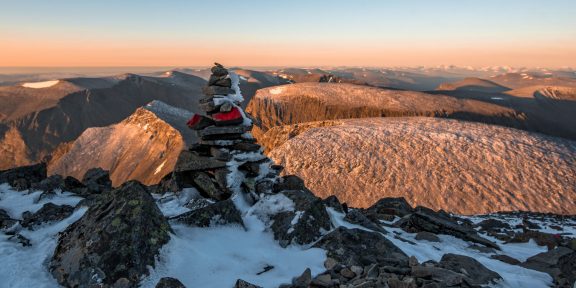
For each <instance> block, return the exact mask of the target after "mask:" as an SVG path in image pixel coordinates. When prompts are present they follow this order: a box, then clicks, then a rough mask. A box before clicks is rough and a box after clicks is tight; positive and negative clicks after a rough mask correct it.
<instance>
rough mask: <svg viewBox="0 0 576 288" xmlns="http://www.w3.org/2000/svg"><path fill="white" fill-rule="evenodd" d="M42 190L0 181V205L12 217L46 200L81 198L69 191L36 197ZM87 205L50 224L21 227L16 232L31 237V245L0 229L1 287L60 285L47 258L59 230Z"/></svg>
mask: <svg viewBox="0 0 576 288" xmlns="http://www.w3.org/2000/svg"><path fill="white" fill-rule="evenodd" d="M40 194H41V192H30V193H28V191H20V192H19V191H14V190H12V189H11V187H10V186H8V185H7V184H2V185H0V209H2V210H5V211H6V212H8V214H9V215H10V217H12V218H14V219H22V213H23V212H25V211H30V212H36V211H37V210H39V209H40V208H42V206H43V205H44V204H46V203H49V202H51V203H54V204H57V205H63V204H66V205H72V206H74V205H76V204H78V202H79V201H80V200H81V199H82V198H80V197H77V196H74V195H73V194H72V193H67V192H64V193H57V194H56V195H55V196H54V197H53V198H46V199H42V200H38V198H39V197H40ZM86 210H87V208H85V207H81V208H79V209H77V210H76V211H75V212H74V213H73V214H72V215H70V217H68V218H66V219H64V220H62V221H60V222H57V223H52V224H46V225H43V226H40V227H37V228H35V229H34V230H28V229H22V230H21V231H20V232H19V233H20V234H21V235H22V236H24V237H26V238H27V239H29V240H30V242H31V244H32V246H30V247H22V245H21V244H19V243H17V242H16V241H11V240H9V238H10V236H9V235H6V234H4V233H2V232H0V255H1V256H0V259H1V260H2V266H1V267H0V279H1V280H0V287H11V288H26V287H38V288H43V287H46V288H52V287H59V285H58V283H57V282H56V280H55V279H54V278H53V277H52V275H51V274H50V272H49V271H48V266H47V263H48V261H50V258H51V257H52V254H53V253H54V249H55V248H56V244H57V241H58V232H61V231H63V230H64V229H66V227H68V225H70V224H72V223H74V222H75V221H77V220H78V219H80V217H82V215H84V213H85V212H86Z"/></svg>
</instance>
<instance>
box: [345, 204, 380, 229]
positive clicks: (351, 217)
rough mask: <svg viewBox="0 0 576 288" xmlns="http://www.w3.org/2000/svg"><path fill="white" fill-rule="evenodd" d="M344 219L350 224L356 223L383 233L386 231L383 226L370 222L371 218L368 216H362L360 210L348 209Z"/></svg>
mask: <svg viewBox="0 0 576 288" xmlns="http://www.w3.org/2000/svg"><path fill="white" fill-rule="evenodd" d="M344 220H346V221H348V222H350V223H352V224H357V225H360V226H363V227H366V228H368V229H370V230H372V231H376V232H380V233H383V234H386V233H388V232H387V231H386V230H384V228H382V227H381V226H379V225H377V224H376V223H374V222H372V220H370V219H368V217H366V216H364V214H362V212H360V210H357V209H350V210H348V213H346V216H345V217H344Z"/></svg>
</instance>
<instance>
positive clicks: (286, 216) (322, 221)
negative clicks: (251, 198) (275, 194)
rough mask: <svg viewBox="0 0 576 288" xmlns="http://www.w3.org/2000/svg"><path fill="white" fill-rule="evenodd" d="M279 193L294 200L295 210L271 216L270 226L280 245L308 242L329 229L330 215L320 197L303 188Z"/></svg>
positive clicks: (330, 226) (330, 225)
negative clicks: (272, 221)
mask: <svg viewBox="0 0 576 288" xmlns="http://www.w3.org/2000/svg"><path fill="white" fill-rule="evenodd" d="M281 193H282V194H284V195H285V196H286V197H288V198H290V199H291V200H292V201H294V204H295V205H294V206H295V211H286V212H281V213H278V214H276V215H274V216H273V217H272V220H274V223H273V224H272V226H271V228H272V231H273V232H274V238H275V239H276V240H279V241H280V246H282V247H286V246H288V245H290V243H292V242H294V243H298V244H300V245H303V244H309V243H312V242H314V241H316V240H318V238H320V237H321V236H322V234H323V232H325V231H330V229H331V228H332V222H331V221H330V215H328V212H326V207H325V206H324V203H323V201H322V200H321V199H320V198H317V197H315V196H314V195H312V193H310V192H308V191H303V190H291V191H284V192H281Z"/></svg>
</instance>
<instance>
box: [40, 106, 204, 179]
mask: <svg viewBox="0 0 576 288" xmlns="http://www.w3.org/2000/svg"><path fill="white" fill-rule="evenodd" d="M191 116H192V112H189V111H187V110H184V109H179V108H175V107H172V106H169V105H167V104H165V103H162V102H160V101H154V102H152V103H150V104H148V105H147V106H145V107H143V108H139V109H138V110H136V112H134V114H132V115H131V116H130V117H128V118H127V119H125V120H124V121H122V122H120V123H119V124H115V125H111V126H106V127H95V128H89V129H87V130H86V131H84V133H82V135H80V137H78V139H76V140H75V141H74V142H72V143H69V144H66V145H65V146H64V147H61V150H64V151H57V152H58V153H55V154H54V157H53V159H52V160H51V161H50V163H49V166H48V171H49V174H60V175H66V176H73V177H75V178H79V179H81V178H82V176H83V175H84V173H86V171H88V170H89V169H90V168H93V167H101V168H103V169H105V170H110V178H111V180H112V182H113V183H114V185H119V184H121V183H124V182H125V181H127V180H131V179H135V180H139V181H141V182H143V183H146V184H156V183H158V181H159V180H160V179H161V178H162V177H163V176H165V175H166V174H168V173H169V172H170V171H172V169H173V168H174V165H175V164H176V160H177V158H178V155H179V154H180V151H182V149H184V148H185V147H186V144H191V143H193V142H195V139H196V136H195V135H194V134H193V133H192V132H191V131H190V129H188V128H187V127H186V121H187V120H188V119H190V117H191Z"/></svg>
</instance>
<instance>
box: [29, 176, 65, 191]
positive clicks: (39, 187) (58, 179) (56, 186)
mask: <svg viewBox="0 0 576 288" xmlns="http://www.w3.org/2000/svg"><path fill="white" fill-rule="evenodd" d="M30 189H32V190H36V191H42V192H44V193H43V194H42V195H45V194H46V195H47V194H53V193H54V192H55V190H61V191H64V190H65V189H66V183H64V178H63V177H62V176H60V175H52V176H50V177H48V178H46V179H44V180H42V181H40V182H38V183H32V185H30Z"/></svg>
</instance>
